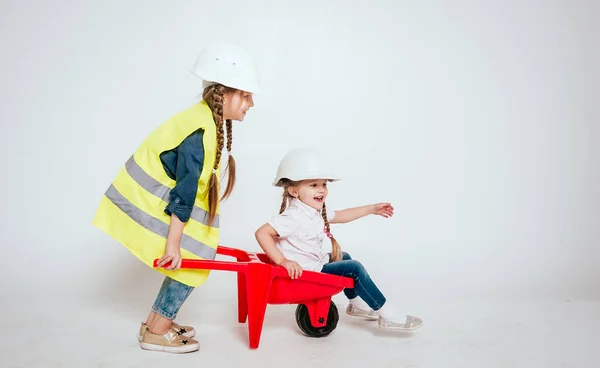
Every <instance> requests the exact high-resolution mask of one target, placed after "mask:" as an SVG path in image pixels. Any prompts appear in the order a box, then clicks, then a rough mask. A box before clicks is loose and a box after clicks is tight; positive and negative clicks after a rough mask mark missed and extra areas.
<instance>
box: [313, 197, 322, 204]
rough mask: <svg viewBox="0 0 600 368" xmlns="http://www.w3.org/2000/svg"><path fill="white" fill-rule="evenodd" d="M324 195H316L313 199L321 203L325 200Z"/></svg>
mask: <svg viewBox="0 0 600 368" xmlns="http://www.w3.org/2000/svg"><path fill="white" fill-rule="evenodd" d="M323 198H324V197H314V198H313V199H314V200H315V201H317V202H319V203H321V202H323Z"/></svg>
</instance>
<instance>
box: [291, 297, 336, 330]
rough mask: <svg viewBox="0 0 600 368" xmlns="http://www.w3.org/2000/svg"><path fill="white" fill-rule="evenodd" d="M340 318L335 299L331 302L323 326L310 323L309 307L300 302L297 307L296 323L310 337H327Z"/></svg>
mask: <svg viewBox="0 0 600 368" xmlns="http://www.w3.org/2000/svg"><path fill="white" fill-rule="evenodd" d="M339 319H340V314H339V313H338V309H337V307H336V306H335V304H334V303H333V301H331V304H329V315H328V316H327V323H326V324H325V326H323V327H315V326H313V325H312V324H311V323H310V315H309V314H308V307H307V306H306V305H304V304H298V307H297V308H296V323H297V324H298V327H300V329H301V330H302V332H304V333H305V334H306V335H307V336H310V337H325V336H327V335H329V334H330V333H331V332H332V331H333V330H335V328H336V327H337V323H338V321H339Z"/></svg>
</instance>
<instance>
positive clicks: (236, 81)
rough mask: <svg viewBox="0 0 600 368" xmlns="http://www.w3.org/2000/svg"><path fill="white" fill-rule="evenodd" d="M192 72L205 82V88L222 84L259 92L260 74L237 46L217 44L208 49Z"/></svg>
mask: <svg viewBox="0 0 600 368" xmlns="http://www.w3.org/2000/svg"><path fill="white" fill-rule="evenodd" d="M190 71H191V72H192V74H193V75H195V76H196V77H198V78H200V79H202V80H203V81H204V82H203V85H204V86H205V87H206V86H209V85H211V84H215V83H220V84H222V85H224V86H226V87H231V88H235V89H240V90H242V91H246V92H251V93H254V92H258V90H259V79H258V74H257V72H256V69H255V67H254V62H253V61H252V58H251V57H250V55H249V54H248V53H247V52H246V51H245V50H244V49H242V48H241V47H239V46H236V45H232V44H228V43H215V44H212V45H210V46H208V47H206V48H205V49H204V50H203V51H202V52H201V53H200V54H199V55H198V57H197V58H196V61H195V62H194V65H193V66H192V68H191V69H190Z"/></svg>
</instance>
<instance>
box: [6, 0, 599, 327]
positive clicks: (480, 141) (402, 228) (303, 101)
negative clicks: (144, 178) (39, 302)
mask: <svg viewBox="0 0 600 368" xmlns="http://www.w3.org/2000/svg"><path fill="white" fill-rule="evenodd" d="M367 4H368V5H367ZM599 4H600V3H598V2H596V1H594V0H589V1H583V0H582V1H566V0H564V1H516V0H510V1H478V2H476V1H466V0H462V1H452V2H444V1H429V2H420V3H419V4H416V2H409V1H383V0H380V1H375V0H370V1H368V2H367V1H317V0H315V1H274V0H272V1H266V0H263V1H258V0H255V1H242V0H236V1H219V2H217V1H177V2H165V1H102V2H100V1H95V2H92V1H70V2H68V1H61V2H45V1H19V2H17V1H3V2H2V3H1V5H0V14H1V15H0V33H1V35H2V37H1V41H0V42H1V48H0V50H2V58H0V66H1V68H0V70H1V73H2V83H1V84H0V93H1V95H0V96H1V101H2V108H1V109H0V114H1V124H2V130H1V136H0V137H1V138H0V139H1V143H2V144H1V146H0V147H1V148H0V149H1V151H0V153H1V154H2V158H3V163H4V165H3V168H2V171H3V174H2V178H3V180H2V181H1V185H2V192H3V193H4V198H5V200H4V210H3V211H2V221H1V222H0V223H1V225H0V226H1V229H2V241H1V242H0V244H1V250H2V255H3V257H4V259H3V266H2V268H1V270H0V273H2V274H3V275H4V277H1V278H0V283H1V284H0V285H2V290H3V293H4V292H21V293H27V294H31V295H34V296H38V295H44V293H47V294H56V295H71V296H73V295H82V296H91V295H108V296H109V297H116V298H127V297H128V296H130V297H131V298H133V299H135V300H139V299H140V298H142V297H143V301H142V302H140V304H142V305H147V306H149V304H150V302H151V300H150V299H151V298H152V297H153V295H154V294H155V293H156V291H157V289H158V287H159V284H158V283H159V282H160V280H161V276H160V275H159V274H158V273H156V272H153V271H152V270H150V269H149V268H147V267H145V266H143V265H141V264H140V263H139V262H138V261H137V260H136V259H135V258H134V257H133V256H131V255H130V254H129V253H128V252H127V251H126V250H125V249H124V248H123V247H122V246H121V245H119V244H118V243H116V242H115V241H114V240H112V239H111V238H109V237H108V236H107V235H105V234H104V233H102V232H100V231H99V230H97V229H96V228H95V227H93V226H92V224H91V220H92V217H93V215H94V212H95V210H96V206H97V205H98V202H99V200H100V198H101V196H102V193H103V192H104V190H105V189H106V188H107V186H108V185H109V183H110V182H111V181H112V179H113V178H114V176H115V174H116V173H117V171H118V169H119V168H120V166H121V165H122V164H123V163H124V162H125V160H126V159H127V158H128V157H129V156H130V155H131V153H132V152H133V151H134V150H135V148H136V147H137V146H138V144H139V143H140V142H141V141H142V139H143V138H144V137H145V136H146V135H147V134H149V133H150V132H151V131H152V130H153V129H154V128H155V127H156V126H158V125H159V124H161V123H162V122H163V121H164V120H166V119H167V118H168V117H170V116H171V115H172V114H174V113H176V112H178V111H180V110H181V109H184V108H186V107H187V106H189V105H190V104H193V103H194V102H195V101H197V97H198V95H199V94H200V92H201V89H200V81H199V80H197V79H195V78H194V77H193V76H192V75H191V74H190V73H189V72H188V68H189V67H190V66H191V64H192V63H193V60H194V58H195V56H196V54H197V53H198V52H199V51H200V50H201V49H202V48H203V47H204V46H205V45H206V44H207V43H208V42H209V41H213V40H214V41H217V40H222V41H228V42H234V43H237V44H239V45H241V46H243V47H245V48H246V49H248V50H249V51H250V52H251V53H252V54H253V55H254V57H255V59H256V63H257V65H258V68H259V71H260V74H261V78H262V81H263V85H264V88H265V92H264V93H261V94H258V95H256V96H255V103H256V106H255V107H254V109H253V110H251V112H250V113H249V114H248V116H247V118H246V121H244V122H243V123H241V124H236V125H235V126H234V142H233V146H234V154H235V157H236V159H237V163H238V185H237V189H236V191H235V192H234V195H233V196H232V198H231V199H230V200H229V201H228V202H226V203H225V204H224V205H223V209H222V213H223V214H222V244H224V245H228V246H232V247H238V248H243V249H248V250H259V247H258V245H257V244H256V242H255V240H254V231H255V229H256V228H258V227H259V226H260V225H261V224H262V223H264V222H266V221H267V220H268V219H269V217H270V216H272V215H274V214H275V213H276V211H277V210H278V208H279V204H280V191H279V189H278V188H273V187H271V186H270V184H271V181H272V179H273V177H274V175H275V170H276V167H277V164H278V161H279V159H280V158H281V157H282V155H283V154H284V153H285V152H287V151H288V150H289V149H291V148H293V147H297V146H315V147H320V148H321V149H322V150H323V151H324V152H325V153H327V154H328V155H329V156H330V157H331V159H332V161H333V162H334V163H335V165H336V166H337V167H338V169H339V170H340V171H341V172H342V173H343V178H344V179H343V181H340V182H339V183H334V184H332V185H331V187H330V199H329V201H328V202H329V203H328V206H329V207H332V208H345V207H351V206H357V205H362V204H368V203H373V202H378V201H390V202H392V203H393V204H394V206H395V208H396V215H395V216H394V217H393V218H392V219H389V220H385V219H383V218H375V217H370V218H366V219H362V220H358V221H357V222H355V223H351V224H345V225H336V226H334V227H333V229H332V230H333V232H334V234H335V235H336V237H337V238H338V240H339V241H340V243H341V245H342V247H343V248H344V249H345V250H346V251H348V252H350V253H351V254H353V255H354V257H355V258H358V259H360V260H361V261H362V262H363V263H364V264H365V265H366V266H367V268H368V270H369V271H370V273H371V275H372V276H373V278H374V279H375V281H376V282H377V283H378V284H379V285H380V286H381V288H382V289H383V290H384V291H385V292H386V294H387V295H392V296H394V297H396V298H398V299H401V300H404V299H406V300H413V299H414V300H416V299H419V298H449V297H453V298H455V297H458V298H564V299H598V298H599V297H600V267H599V261H600V251H599V250H598V249H599V248H598V245H599V244H598V243H599V241H600V230H599V227H598V220H599V214H600V210H599V205H600V192H599V190H598V188H599V184H600V180H599V170H598V168H599V167H600V166H599V165H598V164H599V160H598V157H599V154H600V149H599V148H598V143H599V139H598V134H599V121H600V107H599V104H598V96H599V95H600V93H599V88H598V86H599V85H600V76H599V75H600V52H599V47H598V45H600V37H599V35H600V19H599V14H600V5H599ZM234 280H235V279H234V275H233V274H227V273H223V272H214V273H213V274H212V275H211V278H210V279H209V282H208V283H207V284H205V285H204V286H203V287H202V289H201V290H200V291H199V293H200V295H201V296H195V297H196V298H203V299H210V300H221V299H232V298H233V297H234V291H235V283H234ZM102 299H103V297H99V298H98V300H99V302H100V303H103V302H106V301H105V300H102ZM231 302H232V303H233V300H231ZM141 312H142V311H140V314H139V316H140V317H139V318H142V317H143V313H141Z"/></svg>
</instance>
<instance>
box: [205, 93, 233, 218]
mask: <svg viewBox="0 0 600 368" xmlns="http://www.w3.org/2000/svg"><path fill="white" fill-rule="evenodd" d="M237 91H238V90H236V89H234V88H230V87H225V86H223V85H222V84H213V85H210V86H208V87H207V88H205V89H204V92H203V93H202V99H203V100H204V101H206V103H207V104H208V107H209V108H210V110H211V111H212V113H213V120H214V121H215V125H216V126H217V154H216V157H215V164H214V166H213V172H212V174H211V175H210V180H209V182H208V226H211V225H212V223H213V221H214V220H215V217H216V215H217V204H218V203H219V201H222V200H224V199H226V198H227V197H229V195H231V192H232V191H233V187H234V185H235V159H234V158H233V156H232V155H231V144H232V141H233V124H232V122H231V120H230V119H227V121H226V122H225V125H226V128H227V153H228V156H229V159H228V161H227V172H228V176H227V187H225V192H224V193H223V196H222V197H221V198H219V180H218V179H217V174H216V170H217V169H218V168H219V164H220V163H221V153H222V151H223V145H224V143H225V142H224V141H225V130H224V128H223V125H224V124H223V120H224V119H223V102H224V95H225V94H227V93H231V92H237Z"/></svg>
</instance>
